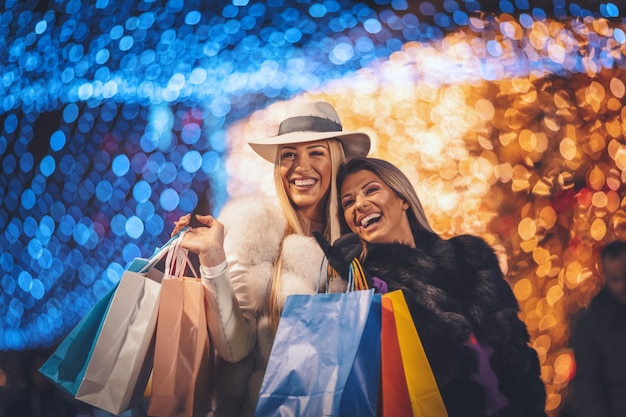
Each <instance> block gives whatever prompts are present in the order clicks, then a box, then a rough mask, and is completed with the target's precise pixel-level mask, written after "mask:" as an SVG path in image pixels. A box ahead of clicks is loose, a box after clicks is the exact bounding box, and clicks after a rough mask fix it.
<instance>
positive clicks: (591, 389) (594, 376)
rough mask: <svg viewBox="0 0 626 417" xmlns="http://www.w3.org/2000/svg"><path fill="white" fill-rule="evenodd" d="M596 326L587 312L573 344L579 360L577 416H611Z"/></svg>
mask: <svg viewBox="0 0 626 417" xmlns="http://www.w3.org/2000/svg"><path fill="white" fill-rule="evenodd" d="M595 327H596V323H594V322H593V320H592V316H590V315H589V313H588V312H587V313H586V314H585V315H584V316H582V317H581V318H580V320H579V322H578V324H577V326H576V328H575V331H574V332H573V340H572V345H573V348H574V356H575V358H576V376H575V379H574V397H573V400H574V406H575V407H574V408H575V410H576V415H580V416H594V417H609V416H611V415H612V414H611V413H610V412H609V410H608V409H607V406H606V405H607V399H606V398H607V397H606V396H607V392H606V391H605V387H606V385H605V384H604V382H603V381H604V378H603V375H602V363H601V356H602V353H601V352H600V348H599V346H598V338H597V337H596V335H595V334H594V329H595Z"/></svg>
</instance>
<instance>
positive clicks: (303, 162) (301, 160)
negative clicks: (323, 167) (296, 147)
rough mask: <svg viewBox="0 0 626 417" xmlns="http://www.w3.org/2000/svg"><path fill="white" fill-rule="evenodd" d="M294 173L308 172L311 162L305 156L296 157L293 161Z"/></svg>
mask: <svg viewBox="0 0 626 417" xmlns="http://www.w3.org/2000/svg"><path fill="white" fill-rule="evenodd" d="M294 162H295V163H294V165H295V168H294V169H295V170H296V171H308V170H309V169H310V168H311V160H310V159H309V156H308V155H306V154H303V155H298V156H297V157H296V160H295V161H294Z"/></svg>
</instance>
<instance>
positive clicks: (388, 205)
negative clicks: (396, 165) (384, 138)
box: [341, 170, 415, 247]
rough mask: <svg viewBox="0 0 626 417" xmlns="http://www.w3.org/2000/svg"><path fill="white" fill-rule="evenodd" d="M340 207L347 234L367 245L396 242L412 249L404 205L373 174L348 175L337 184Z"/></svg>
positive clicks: (393, 192) (404, 203)
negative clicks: (367, 243)
mask: <svg viewBox="0 0 626 417" xmlns="http://www.w3.org/2000/svg"><path fill="white" fill-rule="evenodd" d="M341 208H342V209H343V215H344V219H345V221H346V224H347V225H348V227H349V228H350V230H351V231H353V232H354V233H356V234H358V235H359V236H360V237H361V239H363V240H365V241H366V242H370V243H392V242H399V243H404V244H407V245H410V246H412V247H415V241H414V239H413V233H412V232H411V226H410V225H409V219H408V217H407V212H406V211H407V209H408V208H409V205H408V203H406V202H405V201H404V200H403V199H402V198H401V197H400V196H398V194H396V192H395V191H394V190H393V189H391V187H389V186H388V185H387V184H386V183H385V182H384V181H382V180H381V179H380V177H378V176H377V175H376V174H374V173H373V172H371V171H368V170H360V171H356V172H354V173H352V174H349V175H348V176H346V178H345V179H344V181H343V183H342V184H341Z"/></svg>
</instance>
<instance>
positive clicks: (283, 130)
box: [248, 101, 370, 163]
mask: <svg viewBox="0 0 626 417" xmlns="http://www.w3.org/2000/svg"><path fill="white" fill-rule="evenodd" d="M331 138H335V139H337V140H339V141H340V142H341V145H342V146H343V152H344V154H345V156H346V159H350V158H354V157H359V156H367V153H368V152H369V150H370V137H369V136H368V135H367V134H366V133H362V132H344V131H343V129H342V126H341V119H339V115H337V112H336V111H335V109H334V107H333V106H332V105H331V104H330V103H327V102H325V101H316V102H308V103H306V102H305V103H295V104H292V105H290V107H289V108H288V109H287V114H286V115H285V119H284V120H283V121H282V122H281V123H280V127H279V128H278V135H277V136H271V137H269V138H263V139H257V140H252V141H250V142H248V143H249V144H250V146H251V147H252V149H254V151H255V152H256V153H258V154H259V155H261V156H262V157H263V158H265V159H267V160H268V161H270V162H271V163H274V162H275V161H276V152H277V151H278V148H279V145H284V144H287V143H303V142H313V141H316V140H322V139H331Z"/></svg>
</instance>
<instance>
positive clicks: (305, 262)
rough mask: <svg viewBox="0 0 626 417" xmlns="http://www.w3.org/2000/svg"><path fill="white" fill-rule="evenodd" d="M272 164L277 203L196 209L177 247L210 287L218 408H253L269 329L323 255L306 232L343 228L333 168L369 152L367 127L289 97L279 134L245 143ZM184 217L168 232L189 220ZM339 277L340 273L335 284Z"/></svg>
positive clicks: (234, 411)
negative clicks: (209, 212)
mask: <svg viewBox="0 0 626 417" xmlns="http://www.w3.org/2000/svg"><path fill="white" fill-rule="evenodd" d="M250 146H252V148H253V149H254V150H255V151H256V152H257V153H258V154H259V155H260V156H262V157H263V158H265V159H266V160H268V161H270V162H272V163H274V179H275V184H276V191H277V195H278V204H277V202H276V201H272V200H268V199H264V198H244V199H238V200H235V201H232V202H230V203H228V204H227V205H226V206H225V207H224V209H223V210H222V213H221V214H220V218H219V221H218V220H216V219H215V218H213V217H212V216H198V220H199V221H200V222H201V223H203V224H204V225H205V226H207V227H198V228H192V229H190V231H189V232H188V233H187V234H186V235H185V238H184V242H183V246H184V247H186V248H188V249H189V250H191V251H192V252H194V253H197V254H198V256H199V259H200V262H201V273H202V277H203V282H204V284H205V286H206V287H207V288H208V289H209V290H210V294H211V295H212V296H209V297H208V298H207V301H208V302H209V306H210V310H211V311H210V314H209V320H210V323H209V330H210V333H211V337H212V341H213V343H214V344H215V347H216V350H217V353H218V355H219V358H218V363H217V364H216V369H217V375H216V377H215V381H216V384H215V385H216V392H215V396H214V398H215V401H214V406H215V409H214V412H213V415H214V416H216V417H217V416H228V417H236V416H251V415H252V414H253V413H254V409H255V406H256V402H257V397H258V393H259V390H260V387H261V382H262V380H263V375H264V372H265V367H266V365H267V360H268V359H269V354H270V350H271V347H272V342H273V339H274V335H275V329H276V326H277V323H278V318H279V316H280V312H281V309H282V306H283V304H284V302H285V299H286V297H287V295H289V294H311V293H314V292H315V290H316V285H317V277H318V275H319V270H320V264H321V262H322V260H323V258H324V254H323V252H322V251H321V249H320V248H319V246H318V245H317V243H316V242H315V240H314V239H313V238H312V237H311V236H312V233H313V232H314V231H316V232H320V233H322V234H323V235H324V236H325V238H326V239H328V240H329V241H331V242H332V241H335V240H336V239H337V238H338V237H339V235H340V223H339V204H338V201H337V194H338V193H337V191H336V188H335V187H336V185H335V184H336V176H337V170H338V168H339V166H340V165H341V164H342V163H343V162H344V160H345V159H348V158H352V157H359V156H365V155H366V154H367V153H368V151H369V148H370V139H369V137H368V136H367V134H365V133H359V132H344V131H343V130H342V126H341V121H340V119H339V117H338V115H337V113H336V111H335V109H334V108H333V107H332V106H331V105H330V104H329V103H326V102H314V103H299V104H294V105H293V106H292V107H291V108H290V109H289V110H288V112H287V116H286V117H285V119H284V120H283V122H282V123H281V124H280V128H279V132H278V135H277V136H273V137H270V138H265V139H260V140H256V141H252V142H250ZM189 221H190V217H189V216H184V217H182V218H181V219H180V220H179V221H178V222H177V223H176V228H175V229H174V232H173V233H176V232H177V231H178V230H180V228H182V227H184V226H186V225H188V224H189ZM337 285H341V280H339V282H337Z"/></svg>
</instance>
